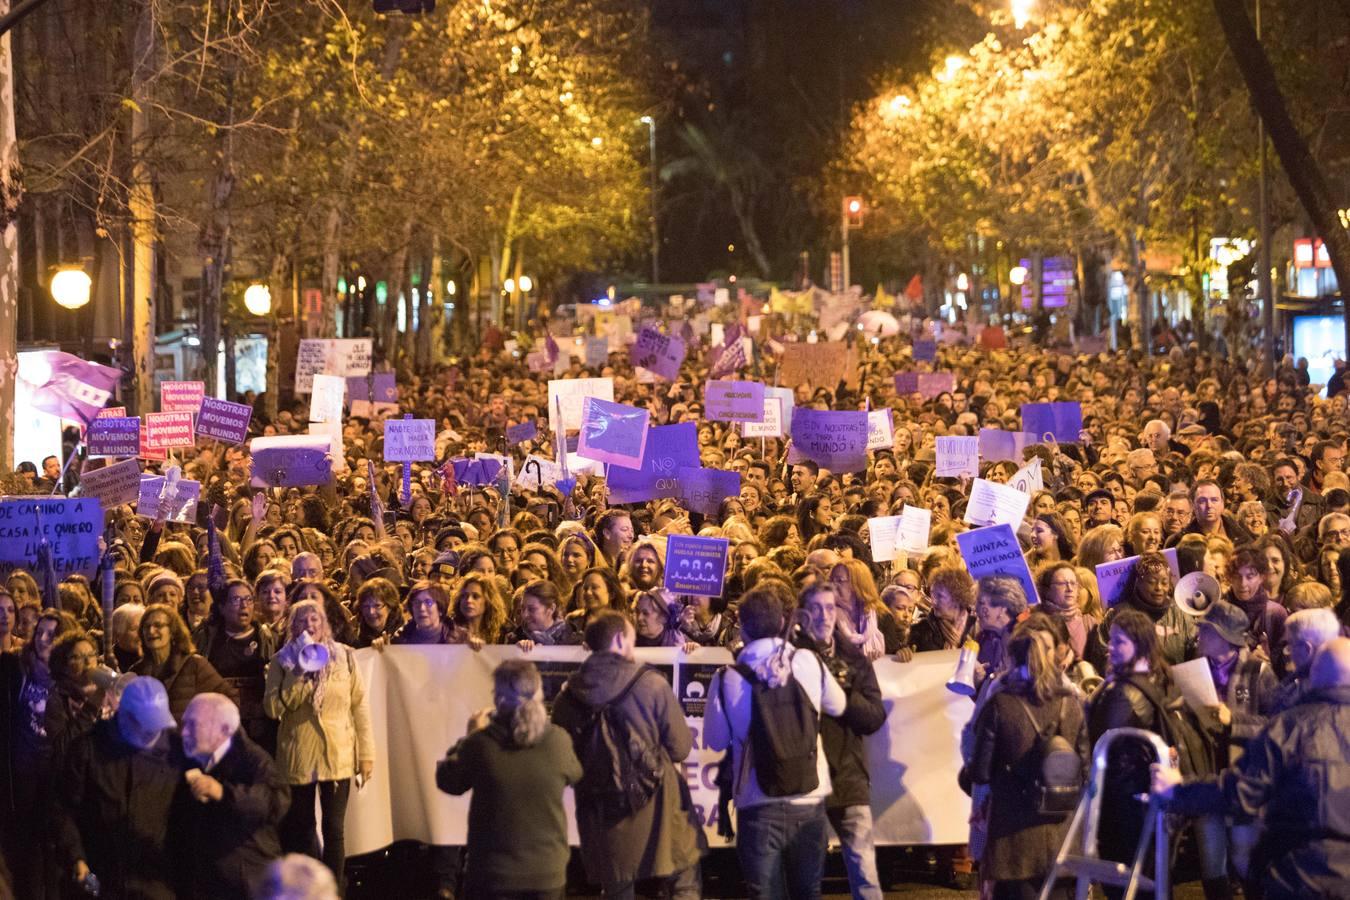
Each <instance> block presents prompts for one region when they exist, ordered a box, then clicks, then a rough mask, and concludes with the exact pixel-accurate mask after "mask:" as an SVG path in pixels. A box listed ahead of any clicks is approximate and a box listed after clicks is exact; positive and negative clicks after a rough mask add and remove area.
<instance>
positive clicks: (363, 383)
mask: <svg viewBox="0 0 1350 900" xmlns="http://www.w3.org/2000/svg"><path fill="white" fill-rule="evenodd" d="M372 386H373V387H374V388H375V396H374V397H372V396H371V395H370V389H371V387H372ZM347 399H348V400H365V401H367V402H372V403H398V384H397V383H395V381H394V373H393V372H376V373H375V374H373V375H368V376H364V377H363V376H360V375H354V376H350V377H348V378H347Z"/></svg>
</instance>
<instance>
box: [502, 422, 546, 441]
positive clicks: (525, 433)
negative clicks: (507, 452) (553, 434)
mask: <svg viewBox="0 0 1350 900" xmlns="http://www.w3.org/2000/svg"><path fill="white" fill-rule="evenodd" d="M538 434H539V426H538V425H537V424H535V420H534V419H531V420H530V421H528V422H521V423H520V424H519V425H512V426H511V427H510V428H507V429H506V445H507V446H508V447H514V446H516V445H517V444H523V443H525V442H526V441H532V440H534V439H535V437H536V436H537V435H538Z"/></svg>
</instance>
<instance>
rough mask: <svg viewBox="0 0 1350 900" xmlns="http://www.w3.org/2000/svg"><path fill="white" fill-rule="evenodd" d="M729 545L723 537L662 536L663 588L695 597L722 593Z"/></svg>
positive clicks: (717, 595)
mask: <svg viewBox="0 0 1350 900" xmlns="http://www.w3.org/2000/svg"><path fill="white" fill-rule="evenodd" d="M729 544H730V542H729V541H728V540H727V539H726V538H711V537H693V536H690V535H687V534H672V535H671V536H670V537H668V538H666V578H665V588H666V590H668V591H670V592H671V593H673V594H692V595H695V596H698V597H720V596H722V584H723V582H724V581H725V579H726V575H727V547H728V546H729Z"/></svg>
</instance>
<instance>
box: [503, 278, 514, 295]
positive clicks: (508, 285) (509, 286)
mask: <svg viewBox="0 0 1350 900" xmlns="http://www.w3.org/2000/svg"><path fill="white" fill-rule="evenodd" d="M502 290H504V291H506V292H507V293H508V294H514V293H515V292H516V280H515V279H514V278H508V279H506V280H505V281H503V282H502Z"/></svg>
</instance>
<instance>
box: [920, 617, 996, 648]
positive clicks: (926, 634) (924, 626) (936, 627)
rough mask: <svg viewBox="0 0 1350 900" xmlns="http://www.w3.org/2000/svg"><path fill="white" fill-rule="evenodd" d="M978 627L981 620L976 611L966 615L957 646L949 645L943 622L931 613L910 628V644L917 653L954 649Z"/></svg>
mask: <svg viewBox="0 0 1350 900" xmlns="http://www.w3.org/2000/svg"><path fill="white" fill-rule="evenodd" d="M978 627H979V622H978V621H976V619H975V614H974V613H971V614H970V615H968V616H966V627H965V628H964V629H963V630H962V632H961V637H960V639H959V640H957V642H956V646H955V647H948V646H947V644H946V641H945V640H944V639H943V634H942V625H941V623H939V622H938V619H937V616H934V615H932V614H931V613H930V614H929V615H927V616H925V617H924V618H922V619H920V620H919V621H917V622H915V623H914V625H913V627H911V628H910V629H909V646H911V647H913V648H914V652H915V653H927V652H928V651H930V650H954V649H956V648H958V647H960V646H961V645H962V644H964V643H965V642H966V640H967V639H969V638H970V637H971V636H972V635H973V634H974V633H975V629H976V628H978Z"/></svg>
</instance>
